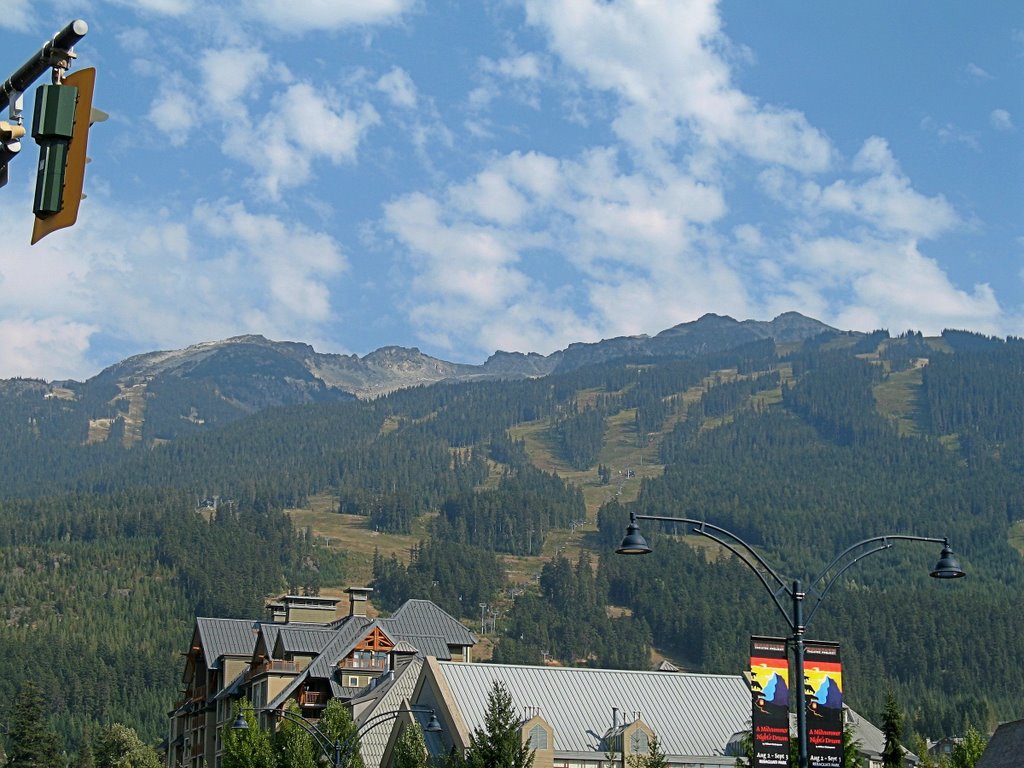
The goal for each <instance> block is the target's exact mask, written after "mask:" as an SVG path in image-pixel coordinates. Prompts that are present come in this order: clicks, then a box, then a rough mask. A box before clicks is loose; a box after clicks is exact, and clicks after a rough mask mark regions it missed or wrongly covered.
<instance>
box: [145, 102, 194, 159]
mask: <svg viewBox="0 0 1024 768" xmlns="http://www.w3.org/2000/svg"><path fill="white" fill-rule="evenodd" d="M195 113H196V103H195V99H194V98H189V96H188V95H187V94H185V93H181V92H179V91H166V92H164V93H162V94H161V95H160V96H158V97H157V98H156V99H155V100H154V101H153V103H152V105H150V108H149V115H148V117H149V120H150V122H152V123H153V124H154V125H155V126H156V127H157V128H158V129H159V130H160V131H161V132H162V133H163V134H165V135H166V136H167V140H168V141H169V142H170V144H171V146H172V147H182V146H184V145H185V143H186V142H187V141H188V140H189V139H190V134H191V132H192V129H193V127H194V126H195Z"/></svg>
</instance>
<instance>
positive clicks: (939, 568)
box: [930, 541, 967, 579]
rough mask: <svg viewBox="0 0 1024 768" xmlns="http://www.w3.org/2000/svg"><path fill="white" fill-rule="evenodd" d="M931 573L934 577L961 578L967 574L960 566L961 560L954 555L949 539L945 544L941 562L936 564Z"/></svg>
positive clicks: (940, 558)
mask: <svg viewBox="0 0 1024 768" xmlns="http://www.w3.org/2000/svg"><path fill="white" fill-rule="evenodd" d="M930 575H931V577H932V578H933V579H959V578H961V577H963V576H966V575H967V574H965V573H964V569H963V568H961V567H960V561H959V560H957V559H956V557H955V556H954V555H953V550H952V548H951V547H950V546H949V542H948V541H947V542H946V543H945V544H944V545H943V547H942V555H940V557H939V562H937V563H936V564H935V567H934V568H933V569H932V572H931V574H930Z"/></svg>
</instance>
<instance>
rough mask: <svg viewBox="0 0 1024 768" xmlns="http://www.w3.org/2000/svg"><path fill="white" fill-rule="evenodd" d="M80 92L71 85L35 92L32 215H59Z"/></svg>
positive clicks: (62, 201)
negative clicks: (36, 158) (35, 167)
mask: <svg viewBox="0 0 1024 768" xmlns="http://www.w3.org/2000/svg"><path fill="white" fill-rule="evenodd" d="M77 104H78V89H77V88H75V87H74V86H70V85H41V86H39V87H38V88H37V89H36V102H35V111H34V112H33V115H32V138H33V139H35V140H36V143H38V144H39V169H38V173H37V174H36V195H35V200H34V201H33V203H32V212H33V213H34V214H35V215H36V216H43V217H46V216H51V215H53V214H55V213H59V212H60V209H61V208H62V207H63V203H64V175H65V172H66V169H67V161H68V147H69V146H70V144H71V138H72V137H73V136H74V135H75V107H76V105H77Z"/></svg>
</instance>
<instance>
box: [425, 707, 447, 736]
mask: <svg viewBox="0 0 1024 768" xmlns="http://www.w3.org/2000/svg"><path fill="white" fill-rule="evenodd" d="M424 730H425V731H426V732H427V733H440V732H441V731H443V730H444V728H442V727H441V722H440V721H439V720H438V719H437V714H436V713H435V712H434V711H433V710H431V712H430V720H429V721H428V722H427V727H426V728H424Z"/></svg>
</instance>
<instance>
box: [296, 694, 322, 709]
mask: <svg viewBox="0 0 1024 768" xmlns="http://www.w3.org/2000/svg"><path fill="white" fill-rule="evenodd" d="M299 706H300V707H306V708H317V707H326V706H327V695H326V694H324V693H321V692H320V691H300V692H299Z"/></svg>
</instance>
